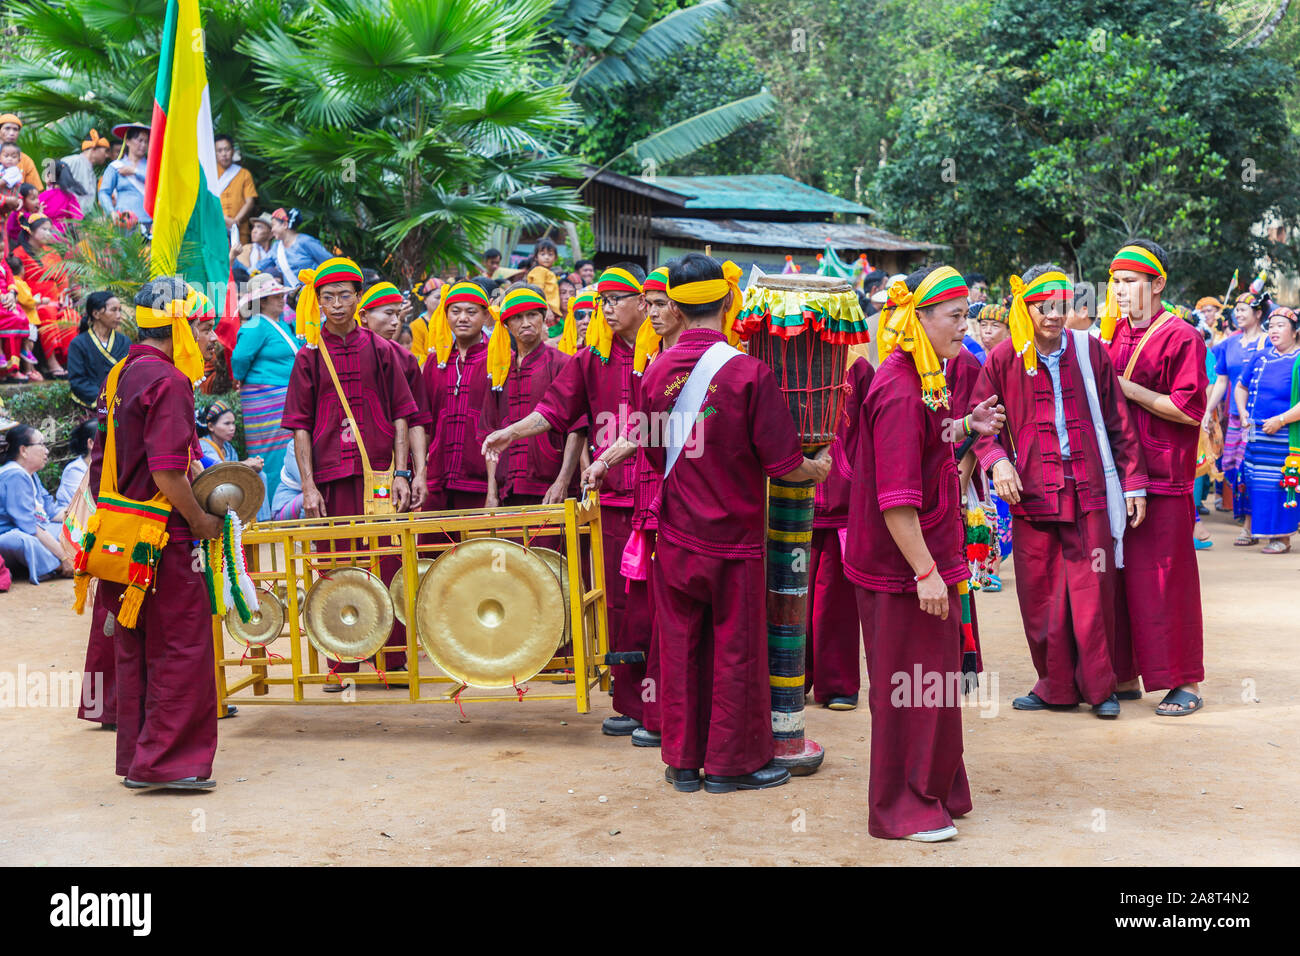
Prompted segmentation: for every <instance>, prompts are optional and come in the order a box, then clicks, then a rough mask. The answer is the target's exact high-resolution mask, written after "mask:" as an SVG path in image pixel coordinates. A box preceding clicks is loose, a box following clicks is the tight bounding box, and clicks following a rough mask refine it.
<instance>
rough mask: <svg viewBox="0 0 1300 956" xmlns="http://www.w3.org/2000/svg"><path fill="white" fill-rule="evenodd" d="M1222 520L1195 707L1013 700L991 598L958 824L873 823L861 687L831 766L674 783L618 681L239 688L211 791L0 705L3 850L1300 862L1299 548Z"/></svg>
mask: <svg viewBox="0 0 1300 956" xmlns="http://www.w3.org/2000/svg"><path fill="white" fill-rule="evenodd" d="M1210 520H1211V527H1212V529H1213V531H1214V539H1215V547H1214V549H1213V550H1211V551H1208V552H1203V553H1202V554H1201V555H1200V564H1201V572H1202V588H1203V593H1204V598H1205V608H1206V613H1205V618H1206V658H1207V660H1206V670H1207V673H1208V675H1209V679H1208V680H1207V682H1206V683H1205V685H1203V692H1204V694H1205V699H1206V708H1205V710H1203V711H1202V712H1201V713H1200V714H1197V715H1195V716H1193V717H1190V718H1187V719H1185V720H1168V719H1164V718H1161V719H1157V718H1155V716H1154V708H1155V704H1156V702H1157V700H1158V695H1151V696H1148V698H1147V699H1145V700H1144V701H1142V702H1139V703H1136V704H1129V703H1126V704H1125V705H1124V712H1123V716H1121V718H1120V719H1119V720H1118V721H1114V722H1102V721H1099V720H1097V719H1096V718H1094V717H1092V715H1091V714H1090V713H1088V711H1087V710H1086V709H1081V710H1080V711H1079V712H1077V713H1074V714H1058V713H1044V714H1019V713H1016V712H1014V711H1012V709H1011V707H1010V700H1011V698H1012V697H1013V696H1016V695H1017V694H1020V693H1023V692H1024V691H1025V690H1027V689H1028V688H1029V687H1030V686H1031V681H1030V674H1031V667H1030V662H1029V656H1028V652H1027V650H1026V648H1025V645H1024V637H1023V633H1022V632H1021V630H1020V622H1019V615H1018V613H1017V610H1016V601H1015V592H1014V584H1013V578H1014V576H1013V575H1011V574H1010V573H1008V574H1006V575H1005V576H1004V580H1006V581H1007V583H1008V587H1007V589H1006V590H1005V591H1004V592H1003V593H1002V594H998V595H985V596H983V597H981V598H980V604H979V609H980V623H981V628H982V639H983V646H984V657H985V662H986V666H988V667H990V668H991V669H992V670H993V671H994V673H993V674H991V675H989V676H991V677H993V678H995V679H996V680H997V693H996V695H995V696H994V698H993V700H991V701H989V702H988V707H987V708H986V710H985V711H984V714H982V713H981V710H980V709H979V708H977V707H971V708H970V709H968V711H967V713H966V720H965V726H966V761H967V767H968V770H969V773H970V779H971V787H972V791H973V794H974V799H975V810H974V811H973V813H972V814H971V815H970V816H969V817H968V818H967V819H966V820H964V821H962V822H961V823H960V828H961V836H960V837H959V838H958V839H957V840H955V841H953V842H951V843H948V844H942V845H938V846H921V845H918V844H909V843H900V842H890V841H881V840H873V839H871V838H869V837H868V836H867V835H866V769H867V740H868V729H869V724H870V717H869V715H868V713H867V711H866V708H865V706H864V707H863V708H861V709H859V710H857V711H855V712H850V713H832V712H830V711H827V710H823V709H820V708H812V709H810V710H809V711H808V729H809V734H810V736H812V737H813V738H814V739H816V740H817V741H819V742H821V743H822V744H823V745H824V746H825V747H826V749H827V752H828V757H827V760H826V763H825V764H824V766H823V768H822V770H821V771H820V772H819V773H817V774H816V775H815V776H812V777H806V778H796V779H795V780H794V781H793V782H792V783H791V784H789V785H788V786H785V787H782V788H779V789H776V790H772V791H765V792H760V793H740V794H731V795H725V796H722V795H712V794H708V793H704V792H702V791H701V792H699V793H695V794H678V793H675V792H673V791H672V790H671V789H670V788H669V787H668V786H667V785H666V784H665V783H664V782H663V777H662V764H661V763H660V761H659V756H658V751H648V750H641V749H637V748H634V747H632V746H631V745H630V744H629V742H628V741H627V740H626V739H614V738H609V737H603V736H602V735H601V734H600V731H599V725H600V720H601V719H602V718H603V717H604V716H606V715H607V714H608V713H609V712H610V710H609V705H608V702H607V699H606V698H604V697H601V698H600V699H599V700H598V703H597V706H596V709H595V710H594V711H593V713H591V714H588V715H586V716H580V715H578V714H576V713H574V712H573V710H572V708H571V707H568V706H566V705H564V704H562V703H558V702H538V703H535V704H534V703H525V704H516V703H514V702H509V703H502V704H499V705H497V704H478V705H471V706H469V707H467V711H468V714H469V719H468V721H464V720H463V719H462V718H461V717H460V715H459V713H458V712H457V710H456V708H455V707H454V706H451V705H429V706H396V707H369V708H350V709H346V710H343V709H340V710H333V709H325V708H300V709H289V708H280V707H276V708H268V707H261V708H259V707H244V708H243V709H242V712H241V714H240V715H239V716H238V717H237V718H235V719H233V720H228V721H223V722H222V723H221V746H220V750H219V752H218V754H217V764H216V777H217V779H218V781H219V786H218V787H217V789H216V790H215V791H212V792H210V793H206V794H202V795H194V794H184V793H180V794H176V793H154V794H133V793H129V792H127V791H126V790H124V789H123V787H122V786H121V784H120V783H119V781H118V778H117V777H115V776H114V775H113V774H112V769H113V756H112V754H113V735H112V734H110V733H105V732H102V731H97V730H94V729H91V726H90V725H88V724H85V723H82V722H79V721H77V720H76V719H75V717H74V714H73V712H72V711H71V710H69V709H66V708H56V707H48V706H46V707H17V708H11V707H5V708H3V709H0V779H3V780H5V781H6V786H5V787H4V788H3V789H2V790H0V863H4V864H21V865H34V864H35V865H41V864H48V865H56V864H178V863H179V864H209V863H214V864H227V865H229V864H245V863H247V864H258V863H280V864H283V863H292V864H308V865H311V864H319V865H340V864H351V863H366V864H375V863H382V862H392V863H408V864H409V863H453V864H497V863H501V862H505V863H532V862H542V863H585V864H599V863H620V864H653V863H660V862H669V863H751V864H770V863H776V864H796V865H798V864H816V863H859V864H862V863H867V864H871V863H921V862H927V863H942V864H950V863H963V864H986V863H987V864H995V863H1010V862H1019V861H1023V862H1035V863H1048V864H1054V863H1064V864H1084V865H1099V864H1118V865H1179V864H1186V863H1199V864H1227V865H1232V864H1238V863H1249V864H1256V865H1259V864H1291V865H1295V864H1296V863H1300V841H1297V839H1296V837H1295V835H1294V826H1293V821H1292V819H1291V818H1290V817H1289V816H1288V814H1289V813H1291V812H1293V795H1294V794H1295V793H1296V792H1297V789H1300V762H1297V760H1296V750H1297V746H1300V732H1298V731H1300V655H1298V654H1297V645H1298V641H1297V639H1298V638H1300V614H1297V610H1298V609H1300V600H1298V595H1300V573H1298V572H1300V554H1289V555H1286V556H1282V557H1266V556H1263V555H1260V554H1259V553H1258V551H1257V549H1256V550H1251V551H1246V552H1244V553H1243V551H1242V550H1241V549H1234V548H1232V547H1231V539H1232V535H1233V534H1234V533H1235V527H1233V526H1232V525H1231V524H1230V522H1228V521H1225V520H1224V519H1223V517H1222V516H1220V515H1215V516H1214V517H1213V518H1211V519H1210ZM1008 571H1009V567H1008ZM70 602H71V585H70V584H69V583H67V582H56V583H48V584H43V585H41V586H40V587H39V588H33V587H31V586H30V585H28V584H26V583H15V585H14V588H13V590H12V591H11V592H10V593H9V594H6V595H2V596H0V621H3V625H4V626H3V628H2V631H3V637H0V673H8V674H10V675H17V674H18V672H19V668H20V667H22V666H25V668H26V670H27V672H28V673H37V672H49V671H50V670H51V668H52V669H53V670H54V671H55V672H64V671H74V670H75V671H79V670H80V668H81V665H82V661H83V658H84V653H85V634H86V630H87V628H88V626H89V616H87V617H85V618H77V617H76V616H75V615H73V614H72V612H71V611H70V610H68V607H69V605H70ZM986 679H988V677H986ZM364 693H385V692H384V691H366V692H364ZM393 693H397V692H396V691H394V692H393ZM1256 698H1257V700H1256ZM863 700H864V704H865V695H864V698H863ZM993 703H996V704H997V707H996V708H994V707H993V706H992V704H993ZM995 710H996V712H995ZM602 798H604V801H605V802H601V799H602Z"/></svg>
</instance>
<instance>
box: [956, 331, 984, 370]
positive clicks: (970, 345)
mask: <svg viewBox="0 0 1300 956" xmlns="http://www.w3.org/2000/svg"><path fill="white" fill-rule="evenodd" d="M962 345H964V346H966V351H968V352H970V354H971V355H973V356H975V357H976V358H977V359H979V360H980V364H981V365H983V364H984V360H985V359H987V358H988V357H989V356H988V353H987V352H985V351H984V346H982V345H980V343H979V340H978V339H976V338H975V337H974V336H973V335H971V334H969V333H967V335H966V338H964V339H963V340H962Z"/></svg>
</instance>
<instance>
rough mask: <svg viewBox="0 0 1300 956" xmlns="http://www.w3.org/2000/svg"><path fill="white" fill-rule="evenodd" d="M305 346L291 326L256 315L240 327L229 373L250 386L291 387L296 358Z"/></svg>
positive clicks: (285, 322) (282, 320)
mask: <svg viewBox="0 0 1300 956" xmlns="http://www.w3.org/2000/svg"><path fill="white" fill-rule="evenodd" d="M303 344H304V343H303V341H302V339H300V338H298V336H297V335H295V334H294V327H293V323H292V322H289V321H286V320H285V319H284V318H283V317H281V318H280V319H279V320H276V319H272V318H270V317H268V316H265V315H261V314H258V315H255V316H253V317H252V318H251V319H249V320H248V321H247V322H245V323H244V324H243V325H241V326H240V327H239V338H238V339H237V340H236V341H235V350H234V351H233V352H231V353H230V371H231V373H232V374H233V375H234V376H235V380H236V381H239V382H247V383H248V384H249V385H278V386H282V387H285V386H288V384H289V373H290V372H292V371H293V359H294V356H295V355H297V354H298V349H299V348H301V347H302V346H303Z"/></svg>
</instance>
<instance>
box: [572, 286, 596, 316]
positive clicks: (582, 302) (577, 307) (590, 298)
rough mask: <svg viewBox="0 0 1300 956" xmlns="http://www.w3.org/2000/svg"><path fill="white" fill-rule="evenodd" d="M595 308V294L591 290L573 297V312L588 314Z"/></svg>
mask: <svg viewBox="0 0 1300 956" xmlns="http://www.w3.org/2000/svg"><path fill="white" fill-rule="evenodd" d="M595 307H596V293H595V291H594V290H592V289H588V290H587V291H586V292H579V293H578V294H577V295H575V296H574V297H573V311H574V312H590V311H591V310H592V309H594V308H595Z"/></svg>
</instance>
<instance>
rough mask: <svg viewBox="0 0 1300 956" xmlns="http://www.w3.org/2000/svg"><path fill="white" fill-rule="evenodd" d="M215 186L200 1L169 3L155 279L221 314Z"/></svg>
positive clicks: (221, 241) (153, 139)
mask: <svg viewBox="0 0 1300 956" xmlns="http://www.w3.org/2000/svg"><path fill="white" fill-rule="evenodd" d="M216 182H217V157H216V153H215V150H214V145H213V142H212V104H211V102H210V100H209V98H208V73H207V69H206V68H205V67H204V64H203V25H202V22H201V21H200V19H199V0H167V19H166V22H165V23H164V25H163V33H162V54H161V56H160V57H159V59H158V84H157V86H156V87H155V88H154V106H153V130H152V132H151V134H150V137H149V171H148V175H147V178H146V185H145V201H144V202H145V209H147V210H148V211H149V214H150V215H151V216H153V251H152V254H151V256H152V259H151V262H150V274H151V275H153V276H163V275H176V274H180V275H182V276H184V278H185V281H187V282H189V283H190V284H191V285H193V286H196V287H198V288H199V289H201V290H202V291H203V292H204V293H206V294H207V296H208V297H209V298H210V299H212V301H213V302H214V303H216V304H217V308H218V310H220V309H221V307H222V304H223V302H222V300H223V299H224V298H225V292H226V283H227V280H228V278H229V275H230V264H229V252H230V241H229V237H228V236H227V234H226V220H225V216H224V214H223V213H222V211H221V197H220V195H219V194H218V193H216V192H214V191H213V187H214V186H215V185H216Z"/></svg>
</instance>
